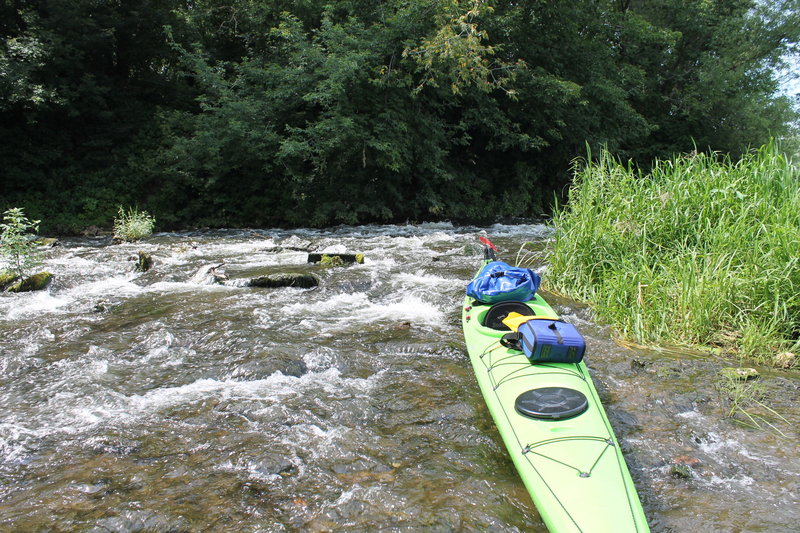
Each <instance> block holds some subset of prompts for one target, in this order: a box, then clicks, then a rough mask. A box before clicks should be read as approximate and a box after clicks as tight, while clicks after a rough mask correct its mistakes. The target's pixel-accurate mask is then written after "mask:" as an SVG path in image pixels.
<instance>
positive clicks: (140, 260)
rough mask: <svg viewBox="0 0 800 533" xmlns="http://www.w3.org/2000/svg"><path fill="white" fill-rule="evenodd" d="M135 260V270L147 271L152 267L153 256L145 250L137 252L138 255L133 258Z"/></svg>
mask: <svg viewBox="0 0 800 533" xmlns="http://www.w3.org/2000/svg"><path fill="white" fill-rule="evenodd" d="M134 260H135V261H136V269H135V270H136V272H147V271H148V270H150V269H151V268H153V256H151V255H150V254H148V253H146V252H141V251H140V252H139V255H138V256H137V257H135V258H134Z"/></svg>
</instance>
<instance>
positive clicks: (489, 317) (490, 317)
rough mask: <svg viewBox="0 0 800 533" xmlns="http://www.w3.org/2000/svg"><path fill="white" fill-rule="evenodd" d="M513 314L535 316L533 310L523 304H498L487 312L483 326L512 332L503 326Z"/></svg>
mask: <svg viewBox="0 0 800 533" xmlns="http://www.w3.org/2000/svg"><path fill="white" fill-rule="evenodd" d="M511 312H514V313H519V314H521V315H523V316H533V311H531V308H530V307H528V306H527V305H525V304H524V303H523V302H516V301H508V302H498V303H496V304H494V305H493V306H491V307H490V308H489V310H488V311H487V312H486V316H484V317H483V325H484V326H486V327H487V328H492V329H497V330H500V331H511V328H510V327H508V326H506V325H505V324H503V319H504V318H505V317H507V316H508V314H509V313H511Z"/></svg>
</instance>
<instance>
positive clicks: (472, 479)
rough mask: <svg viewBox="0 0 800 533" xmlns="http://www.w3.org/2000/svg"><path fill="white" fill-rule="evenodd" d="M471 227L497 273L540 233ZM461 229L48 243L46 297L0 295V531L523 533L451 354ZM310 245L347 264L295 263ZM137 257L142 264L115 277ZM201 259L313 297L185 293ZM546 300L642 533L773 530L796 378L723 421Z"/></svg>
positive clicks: (789, 507)
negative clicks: (571, 347) (281, 281)
mask: <svg viewBox="0 0 800 533" xmlns="http://www.w3.org/2000/svg"><path fill="white" fill-rule="evenodd" d="M485 230H486V231H487V232H488V234H489V235H490V236H492V238H493V240H495V241H496V243H497V244H498V245H499V246H500V247H501V249H502V250H503V256H504V257H505V258H506V259H507V260H510V261H513V257H514V255H515V254H516V251H517V249H518V248H519V246H520V245H521V244H522V243H523V242H525V241H531V240H535V241H543V240H545V239H547V238H548V236H549V231H548V230H547V228H545V227H543V226H539V225H521V226H494V227H491V228H485ZM478 231H479V229H478V228H456V227H452V226H449V225H422V226H375V227H343V228H336V229H332V230H325V231H316V230H315V231H310V230H309V231H304V230H297V231H282V230H258V231H208V232H194V233H178V234H161V235H157V236H155V237H153V238H152V239H150V240H148V241H146V242H144V243H139V244H135V245H131V244H125V245H117V246H108V245H106V244H105V243H104V241H102V240H99V239H74V240H69V239H68V240H66V241H64V242H63V246H62V247H60V248H54V249H51V250H49V251H48V252H47V254H48V256H47V261H46V265H45V266H46V268H47V269H48V270H50V271H51V272H53V273H54V274H55V275H56V279H55V281H54V283H53V284H52V286H51V287H50V288H49V289H48V290H47V291H46V292H42V293H36V294H24V295H23V294H20V295H9V294H3V295H0V317H2V320H0V479H2V481H1V482H0V530H18V531H365V532H366V531H381V530H383V531H387V530H388V531H395V530H396V531H545V530H544V526H543V525H542V523H541V521H540V520H539V518H538V515H537V513H536V510H535V508H534V507H533V505H532V503H531V501H530V499H529V497H528V495H527V493H526V491H525V489H524V487H523V486H522V483H521V482H520V480H519V478H518V477H517V476H516V473H515V471H514V468H513V465H512V464H511V462H510V461H509V460H508V459H507V457H506V454H505V450H504V447H503V445H502V442H501V441H500V439H499V436H498V435H497V433H496V431H495V430H494V426H493V423H492V421H491V418H490V417H489V414H488V411H487V410H486V408H485V407H484V404H483V400H482V398H481V396H480V392H479V390H478V387H477V385H476V383H475V380H474V377H473V375H472V370H471V368H470V366H469V361H468V359H467V357H466V352H465V349H464V346H463V339H462V337H461V331H460V324H459V305H460V301H461V298H462V294H463V288H464V285H465V284H466V282H467V281H468V279H469V278H470V277H471V275H472V273H473V272H474V270H475V269H476V268H477V266H478V263H479V261H480V255H479V253H478V249H477V247H476V246H475V243H476V239H475V235H476V234H477V232H478ZM310 248H313V249H315V250H317V251H328V252H334V253H335V252H340V253H341V252H363V253H364V254H365V256H366V260H365V263H364V264H362V265H358V264H356V265H350V266H346V267H335V268H324V267H321V266H317V265H309V264H307V263H306V252H305V251H304V250H307V249H310ZM139 250H144V251H146V252H148V253H150V254H152V256H153V258H154V259H155V266H154V268H153V269H152V270H150V271H149V272H146V273H135V272H133V262H131V261H130V260H129V259H130V258H131V257H133V256H136V254H137V252H138V251H139ZM223 261H224V265H223V267H222V269H223V270H224V272H225V274H226V275H227V276H228V278H229V279H231V280H235V279H245V278H250V277H255V276H260V275H268V274H274V273H280V272H310V273H314V274H316V275H318V276H319V277H320V279H321V284H320V286H319V287H318V288H314V289H295V288H282V289H260V288H246V287H236V286H235V284H230V285H224V286H223V285H206V284H199V283H196V282H194V283H193V282H191V281H190V280H192V277H193V276H194V275H195V274H196V273H197V272H198V270H199V269H200V268H201V267H202V266H203V265H209V264H219V263H221V262H223ZM540 266H541V265H540ZM545 277H546V273H545ZM546 296H547V297H548V299H549V300H550V301H551V302H552V303H553V304H554V306H555V307H556V309H557V310H558V311H559V312H560V313H562V314H563V315H564V316H565V318H567V319H568V320H570V321H572V322H574V323H576V324H577V325H578V327H579V328H580V329H581V331H582V332H583V333H584V335H585V336H586V337H587V342H588V345H589V350H588V352H587V363H588V365H589V367H590V369H591V371H592V375H593V378H594V380H595V383H596V385H597V387H598V390H599V392H600V394H601V397H602V398H603V400H604V403H605V405H606V409H607V411H608V414H609V417H610V419H611V421H612V424H613V425H614V427H615V429H616V432H617V435H618V437H619V439H620V442H621V444H622V446H623V447H624V449H625V453H626V459H627V461H628V464H629V466H630V469H631V472H632V475H633V478H634V481H635V482H636V485H637V488H638V489H639V493H640V495H641V497H642V500H643V504H644V507H645V512H646V514H647V516H648V518H649V520H650V522H651V526H652V529H653V530H654V531H676V532H678V531H696V530H705V531H778V532H780V531H796V524H797V523H798V522H799V521H800V509H799V508H798V506H797V502H798V500H800V447H799V445H798V429H797V428H798V425H799V424H800V407H798V406H800V378H799V376H798V373H797V372H794V373H792V372H778V371H772V372H770V371H766V370H765V369H761V370H762V373H763V376H764V377H763V379H762V386H763V391H762V398H763V401H764V403H765V404H767V405H769V406H770V407H772V408H773V409H775V411H777V412H778V413H780V414H781V415H782V416H783V417H785V419H786V420H785V421H782V420H780V419H777V418H775V417H774V416H771V415H770V413H769V412H767V411H762V412H761V413H760V414H761V415H763V416H764V418H765V419H767V420H769V421H771V422H772V423H773V424H774V426H775V428H774V429H771V428H768V427H766V426H765V427H764V428H763V429H751V428H747V427H744V426H742V425H741V424H737V423H736V422H735V421H732V420H731V419H728V418H725V416H726V415H727V414H728V405H727V403H726V402H724V401H723V398H722V395H721V393H720V391H719V388H718V387H717V382H718V377H717V372H718V371H719V369H720V368H721V367H723V366H730V364H731V362H730V361H722V360H707V359H701V358H698V357H696V356H695V355H693V354H691V353H688V352H665V351H654V350H644V349H642V350H632V349H629V348H624V347H621V346H619V345H618V344H616V343H615V342H614V341H613V340H612V336H611V332H610V331H609V330H608V328H606V327H603V326H600V325H598V324H596V323H594V322H593V321H592V320H591V314H590V313H589V311H588V310H587V309H586V308H585V307H583V306H581V305H578V304H576V303H575V302H572V301H569V300H565V299H561V298H557V297H554V296H552V295H546ZM733 363H735V362H733ZM754 414H759V413H757V412H754ZM781 433H782V434H781ZM676 464H681V465H684V466H685V467H686V468H685V469H683V470H681V471H680V472H682V473H683V475H676V471H675V469H674V466H675V465H676Z"/></svg>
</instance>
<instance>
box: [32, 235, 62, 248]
mask: <svg viewBox="0 0 800 533" xmlns="http://www.w3.org/2000/svg"><path fill="white" fill-rule="evenodd" d="M36 244H38V245H39V246H41V247H42V248H55V247H56V246H61V243H60V242H59V241H58V239H56V238H55V237H41V238H39V239H36Z"/></svg>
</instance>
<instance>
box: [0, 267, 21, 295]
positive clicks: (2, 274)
mask: <svg viewBox="0 0 800 533" xmlns="http://www.w3.org/2000/svg"><path fill="white" fill-rule="evenodd" d="M18 277H19V276H17V275H16V274H14V273H12V272H9V271H7V270H3V271H0V291H2V290H5V288H6V287H8V286H9V285H11V284H12V283H14V282H15V281H17V278H18Z"/></svg>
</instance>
